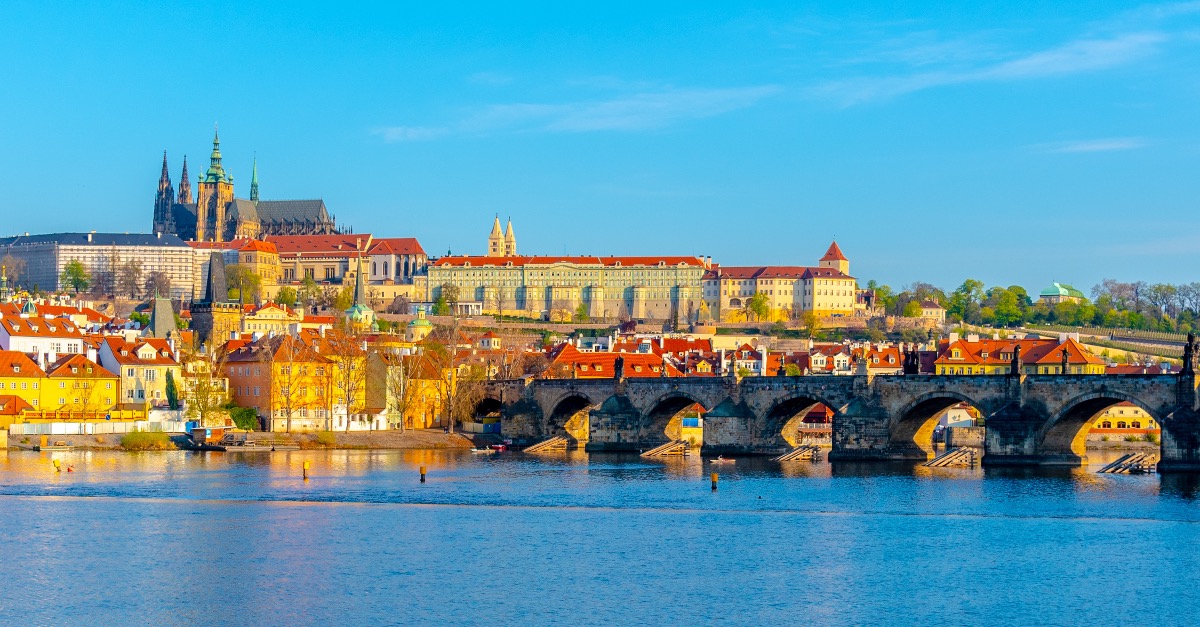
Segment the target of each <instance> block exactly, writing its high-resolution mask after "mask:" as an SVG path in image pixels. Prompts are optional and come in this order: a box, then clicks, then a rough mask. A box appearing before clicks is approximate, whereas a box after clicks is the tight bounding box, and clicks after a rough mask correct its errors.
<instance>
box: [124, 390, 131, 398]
mask: <svg viewBox="0 0 1200 627" xmlns="http://www.w3.org/2000/svg"><path fill="white" fill-rule="evenodd" d="M125 398H133V390H125Z"/></svg>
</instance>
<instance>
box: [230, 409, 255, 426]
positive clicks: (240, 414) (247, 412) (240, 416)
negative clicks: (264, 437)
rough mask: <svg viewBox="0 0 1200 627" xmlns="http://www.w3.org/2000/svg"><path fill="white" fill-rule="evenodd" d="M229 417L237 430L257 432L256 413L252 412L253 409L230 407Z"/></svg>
mask: <svg viewBox="0 0 1200 627" xmlns="http://www.w3.org/2000/svg"><path fill="white" fill-rule="evenodd" d="M229 417H230V418H232V419H233V424H235V425H237V428H238V429H245V430H246V431H257V430H258V413H257V412H255V411H254V408H253V407H230V408H229Z"/></svg>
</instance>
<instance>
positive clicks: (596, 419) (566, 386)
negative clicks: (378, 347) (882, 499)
mask: <svg viewBox="0 0 1200 627" xmlns="http://www.w3.org/2000/svg"><path fill="white" fill-rule="evenodd" d="M1196 385H1197V377H1196V376H1194V375H1191V374H1188V375H1177V376H1176V375H1077V376H1070V375H1024V376H1020V377H1013V376H929V375H918V376H911V375H909V376H870V375H860V376H846V377H825V376H805V377H749V378H746V379H744V380H742V381H741V382H740V383H738V382H736V381H734V380H733V379H731V378H718V377H703V378H702V377H697V378H655V379H625V380H621V381H617V380H615V379H566V380H533V381H530V382H528V383H526V382H524V381H493V382H490V383H489V384H488V388H487V393H486V398H485V399H484V400H483V402H482V403H481V404H480V407H479V411H481V412H495V411H500V414H501V417H502V418H501V425H502V430H503V432H504V434H505V435H506V436H508V437H517V438H521V437H523V438H530V439H540V438H545V437H550V436H555V435H568V436H569V437H571V439H573V440H574V441H576V442H579V443H584V442H586V448H587V449H588V450H594V451H605V450H639V449H647V448H650V447H652V446H655V445H658V444H662V443H664V442H666V441H667V439H668V437H667V435H666V432H667V430H668V425H669V423H670V421H671V419H672V417H674V416H675V415H676V414H677V413H678V412H680V411H681V410H683V409H685V408H687V407H690V406H692V405H693V404H697V403H698V404H699V405H701V406H703V407H704V410H705V416H704V450H705V452H707V453H712V454H717V453H724V454H778V453H782V452H784V451H786V450H787V449H788V448H790V444H789V442H788V438H787V437H786V435H787V434H788V433H789V432H794V430H795V429H796V427H797V425H798V423H799V421H800V418H801V417H802V416H803V415H804V414H805V413H807V412H808V410H809V409H811V408H813V407H814V406H816V405H817V404H818V403H824V404H825V405H827V406H829V407H830V408H831V409H833V411H834V417H833V450H832V451H831V452H830V455H829V459H830V460H871V459H879V460H904V459H922V460H923V459H927V458H929V456H930V455H929V453H930V444H929V442H930V435H931V433H932V430H933V427H934V425H935V424H936V422H937V418H938V417H939V416H940V415H941V413H942V412H944V411H945V410H946V409H948V408H949V407H951V406H953V405H955V404H957V403H960V402H967V403H970V404H971V405H973V406H974V407H975V408H976V409H978V410H979V411H980V412H981V413H982V414H983V416H984V417H985V418H986V428H987V435H986V439H985V448H984V457H983V463H984V464H985V465H1039V464H1061V465H1079V464H1082V463H1085V462H1086V448H1085V441H1086V437H1087V431H1088V429H1089V428H1090V427H1091V425H1092V423H1093V422H1094V421H1095V419H1096V417H1097V416H1098V415H1099V414H1100V413H1101V412H1102V411H1103V410H1104V409H1106V408H1108V407H1109V406H1111V405H1114V404H1116V403H1118V402H1121V401H1129V402H1131V403H1133V404H1134V405H1137V406H1138V407H1140V408H1142V409H1143V410H1145V411H1146V412H1147V413H1149V414H1150V415H1151V416H1153V417H1154V419H1155V420H1157V421H1158V422H1159V424H1160V425H1161V426H1162V463H1161V464H1160V469H1162V470H1200V413H1198V409H1200V408H1198V406H1197V392H1196Z"/></svg>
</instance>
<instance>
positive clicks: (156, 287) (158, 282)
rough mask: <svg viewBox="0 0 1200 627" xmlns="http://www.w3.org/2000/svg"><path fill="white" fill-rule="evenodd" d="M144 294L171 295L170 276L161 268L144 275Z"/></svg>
mask: <svg viewBox="0 0 1200 627" xmlns="http://www.w3.org/2000/svg"><path fill="white" fill-rule="evenodd" d="M145 294H146V295H147V296H149V295H151V294H158V295H160V296H167V297H169V296H170V295H171V278H170V277H168V276H167V273H166V272H163V271H162V270H153V271H151V272H150V274H148V275H146V286H145Z"/></svg>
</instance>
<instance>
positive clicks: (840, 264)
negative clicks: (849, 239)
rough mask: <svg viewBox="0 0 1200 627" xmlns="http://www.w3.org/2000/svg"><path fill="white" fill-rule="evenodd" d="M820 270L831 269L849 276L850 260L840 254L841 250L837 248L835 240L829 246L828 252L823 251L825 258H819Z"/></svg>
mask: <svg viewBox="0 0 1200 627" xmlns="http://www.w3.org/2000/svg"><path fill="white" fill-rule="evenodd" d="M820 265H821V267H822V268H833V269H834V270H837V271H838V272H841V273H842V274H847V275H848V274H850V260H849V259H846V256H845V255H843V254H842V249H841V248H840V247H839V246H838V244H837V240H834V242H833V243H832V244H830V245H829V250H827V251H825V256H824V257H821V264H820Z"/></svg>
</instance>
